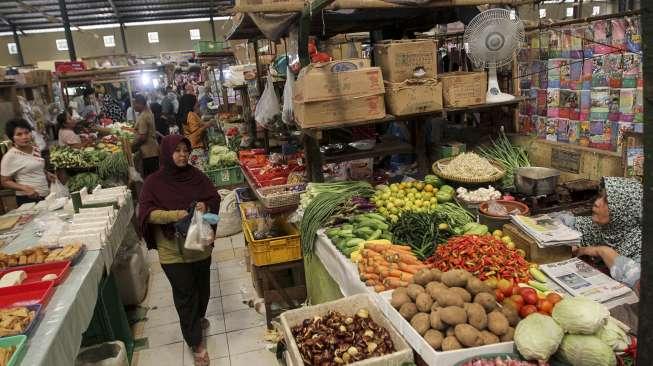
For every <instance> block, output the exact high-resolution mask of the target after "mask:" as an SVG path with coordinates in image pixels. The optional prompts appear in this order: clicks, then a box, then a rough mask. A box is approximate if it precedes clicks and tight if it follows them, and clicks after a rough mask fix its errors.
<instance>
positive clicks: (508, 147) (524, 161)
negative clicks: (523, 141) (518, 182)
mask: <svg viewBox="0 0 653 366" xmlns="http://www.w3.org/2000/svg"><path fill="white" fill-rule="evenodd" d="M479 152H480V154H481V155H482V156H484V157H486V158H488V159H493V160H496V161H498V162H499V163H501V165H503V167H504V169H506V175H505V176H504V178H503V180H502V182H501V183H502V185H503V186H504V187H512V186H514V179H515V177H514V171H515V169H517V168H521V167H526V166H531V162H530V161H529V160H528V154H527V153H526V149H524V148H523V147H520V146H515V145H513V144H512V143H511V142H510V140H509V139H508V136H506V134H505V133H504V132H503V131H501V134H500V135H499V138H498V139H496V140H492V145H490V146H489V147H487V148H479Z"/></svg>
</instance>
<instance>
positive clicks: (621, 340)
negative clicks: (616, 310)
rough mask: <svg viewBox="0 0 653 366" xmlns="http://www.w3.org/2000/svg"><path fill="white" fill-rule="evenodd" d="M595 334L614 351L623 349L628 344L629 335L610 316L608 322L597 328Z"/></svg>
mask: <svg viewBox="0 0 653 366" xmlns="http://www.w3.org/2000/svg"><path fill="white" fill-rule="evenodd" d="M596 336H597V337H599V338H600V339H601V340H602V341H603V342H605V343H606V344H607V345H608V346H610V347H612V349H613V350H615V351H625V350H626V349H627V348H628V346H629V345H630V337H628V335H627V334H626V332H625V331H624V330H623V329H621V327H620V326H619V324H617V322H616V321H615V319H614V318H612V317H610V318H608V323H607V324H606V325H605V326H604V327H603V328H601V329H599V331H598V332H597V333H596Z"/></svg>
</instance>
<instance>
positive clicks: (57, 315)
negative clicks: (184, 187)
mask: <svg viewBox="0 0 653 366" xmlns="http://www.w3.org/2000/svg"><path fill="white" fill-rule="evenodd" d="M133 214H134V205H133V202H132V200H131V199H127V200H126V202H125V204H124V205H123V206H122V207H121V208H120V210H119V211H118V215H117V218H116V221H115V222H114V225H113V227H112V231H111V233H110V234H109V235H108V237H107V242H106V245H105V246H104V247H103V248H102V249H101V250H88V251H86V252H85V253H84V254H83V256H82V258H81V259H80V260H79V262H78V263H77V264H76V265H75V266H74V267H71V270H70V273H69V275H68V277H67V278H66V280H65V281H64V282H62V283H61V284H60V285H59V286H58V287H57V288H56V291H55V292H54V295H53V296H52V299H51V300H50V302H49V303H48V305H47V306H46V307H45V308H43V309H42V311H41V313H42V318H41V319H40V321H39V322H38V324H37V325H36V327H35V328H34V329H33V330H32V332H31V334H30V336H29V338H28V342H27V351H26V353H25V358H24V359H23V361H22V363H21V364H22V365H30V366H37V365H44V366H45V365H48V366H49V365H74V364H75V358H76V357H77V353H78V352H79V348H80V345H81V343H82V333H83V332H84V330H85V329H86V328H87V327H88V326H89V323H90V322H91V319H92V318H93V314H94V309H95V305H96V302H97V299H98V293H99V284H100V283H101V281H102V279H103V277H105V276H106V275H107V274H108V273H109V271H110V268H111V265H112V264H113V259H114V256H115V254H116V252H117V250H118V248H119V247H120V245H121V244H122V242H123V239H124V238H125V235H126V232H127V230H133V227H132V225H131V218H132V216H133ZM36 231H37V227H36V223H35V221H32V222H30V223H29V224H27V225H26V226H25V227H24V228H23V231H22V233H21V234H20V235H19V236H18V237H17V238H16V239H15V240H14V241H13V242H11V243H10V244H9V245H7V246H6V247H4V248H3V252H6V253H13V252H17V251H20V250H23V249H25V248H29V247H33V246H35V245H36V244H37V242H38V237H36V236H35V233H36ZM116 296H117V294H116Z"/></svg>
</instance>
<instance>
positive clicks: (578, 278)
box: [540, 258, 632, 303]
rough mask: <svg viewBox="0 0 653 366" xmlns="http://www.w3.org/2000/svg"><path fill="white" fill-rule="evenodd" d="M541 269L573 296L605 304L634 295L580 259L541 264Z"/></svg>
mask: <svg viewBox="0 0 653 366" xmlns="http://www.w3.org/2000/svg"><path fill="white" fill-rule="evenodd" d="M540 269H541V270H542V271H543V272H544V273H546V274H547V275H548V276H549V277H550V278H551V279H553V281H555V282H556V283H557V284H558V285H560V287H562V288H563V289H564V290H565V291H567V292H568V293H570V294H571V295H572V296H584V297H587V298H589V299H592V300H594V301H597V302H600V303H604V302H607V301H610V300H612V299H615V298H618V297H621V296H626V295H629V294H631V293H632V290H631V289H630V288H629V287H628V286H626V285H624V284H622V283H620V282H617V281H615V280H613V279H612V278H610V277H609V276H607V275H605V274H604V273H603V272H601V271H599V270H597V269H596V268H594V267H592V266H591V265H589V264H587V263H585V262H583V261H582V260H580V259H578V258H572V259H567V260H564V261H562V262H555V263H549V264H541V265H540Z"/></svg>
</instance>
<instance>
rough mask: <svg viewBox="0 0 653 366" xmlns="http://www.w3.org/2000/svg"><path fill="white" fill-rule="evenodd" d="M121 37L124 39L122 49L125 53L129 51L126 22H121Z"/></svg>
mask: <svg viewBox="0 0 653 366" xmlns="http://www.w3.org/2000/svg"><path fill="white" fill-rule="evenodd" d="M120 38H121V39H122V49H123V51H125V53H129V50H128V49H127V36H125V23H120Z"/></svg>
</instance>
